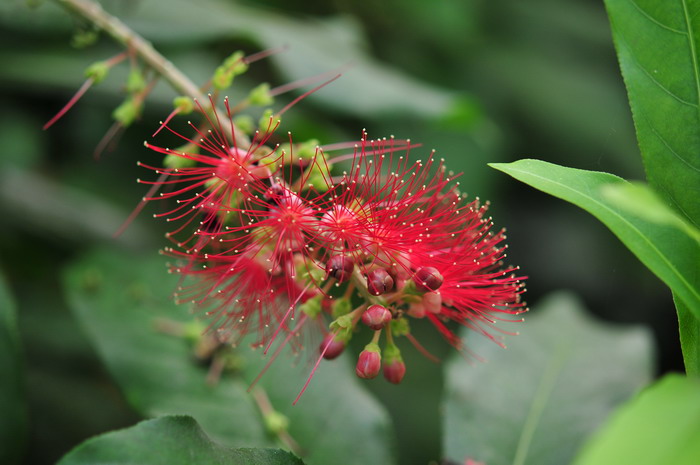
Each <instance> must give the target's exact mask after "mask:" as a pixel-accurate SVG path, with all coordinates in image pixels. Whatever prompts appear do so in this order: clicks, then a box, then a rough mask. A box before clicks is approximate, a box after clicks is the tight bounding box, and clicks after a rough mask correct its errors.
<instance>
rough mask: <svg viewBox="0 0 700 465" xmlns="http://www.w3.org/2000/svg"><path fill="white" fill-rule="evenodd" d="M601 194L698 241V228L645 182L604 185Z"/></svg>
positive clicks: (621, 206)
mask: <svg viewBox="0 0 700 465" xmlns="http://www.w3.org/2000/svg"><path fill="white" fill-rule="evenodd" d="M603 196H604V197H606V198H607V199H608V200H609V201H610V202H612V203H613V204H615V205H617V206H618V207H620V208H622V209H623V210H627V211H628V212H629V213H631V214H633V215H635V216H639V217H640V218H644V219H646V220H649V221H651V222H653V223H659V224H667V225H671V226H675V227H677V228H678V229H680V230H681V231H683V232H685V233H686V234H688V235H689V236H690V237H692V238H694V239H695V240H697V241H700V230H699V229H697V228H695V227H693V225H691V224H689V223H688V222H687V220H686V219H685V218H684V217H682V216H680V215H679V214H678V213H677V212H676V211H675V210H672V209H671V208H670V207H668V206H667V205H666V204H665V203H663V201H662V200H661V199H660V198H659V197H658V196H657V195H656V192H654V191H653V190H651V188H649V186H647V185H646V184H643V183H639V182H631V183H618V184H611V185H608V186H605V188H604V189H603Z"/></svg>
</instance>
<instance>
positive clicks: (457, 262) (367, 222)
mask: <svg viewBox="0 0 700 465" xmlns="http://www.w3.org/2000/svg"><path fill="white" fill-rule="evenodd" d="M412 147H414V146H412V145H411V144H410V142H407V143H406V144H405V145H404V144H396V143H395V141H393V139H388V140H387V139H381V140H368V139H367V137H366V135H363V138H362V140H361V142H360V144H358V145H357V146H356V147H355V149H354V151H353V153H352V155H350V156H346V158H347V159H350V160H351V163H352V165H351V166H350V169H349V170H348V171H346V172H344V173H343V175H342V176H338V177H334V178H332V180H333V184H332V185H329V186H328V192H330V193H331V194H332V198H333V202H334V205H333V206H332V207H331V208H329V209H327V210H325V211H324V214H323V216H322V217H321V220H320V222H319V223H320V224H319V234H318V235H317V236H316V237H315V239H316V241H317V244H316V247H317V248H321V249H322V250H323V248H324V247H325V253H323V252H322V253H321V256H326V255H329V256H330V259H331V260H336V257H337V256H343V257H350V259H351V260H352V263H353V267H354V269H355V270H356V271H355V272H353V273H352V274H351V277H350V279H347V278H346V276H345V274H342V277H343V282H340V280H338V281H339V282H338V284H339V285H344V286H346V288H345V289H346V291H345V293H344V295H346V296H347V295H349V292H352V291H353V290H354V289H357V290H358V291H359V293H360V295H362V297H363V298H364V304H363V305H361V306H360V307H357V308H355V309H351V306H350V304H349V302H348V304H347V310H346V311H345V312H341V313H340V315H334V316H336V317H337V318H336V320H335V321H333V322H332V323H331V325H330V329H331V331H332V333H333V334H337V335H339V336H342V337H344V338H346V339H348V338H349V337H350V335H352V334H353V332H354V330H355V327H356V325H357V322H358V321H360V320H361V319H363V320H364V319H367V318H369V317H364V313H363V312H367V311H368V310H366V309H367V308H376V307H375V306H376V305H381V306H383V307H385V308H386V309H387V310H388V312H389V313H390V314H391V321H390V323H385V324H384V326H378V327H377V328H375V329H377V330H378V331H379V332H385V333H386V346H385V351H386V354H387V360H386V363H385V377H386V378H387V379H388V380H389V381H390V382H392V383H399V382H401V381H402V379H403V378H404V375H405V373H406V366H405V364H404V363H403V360H402V359H401V354H400V351H399V349H398V346H397V345H396V344H395V343H394V342H393V340H394V337H398V336H406V337H407V338H408V339H409V341H410V342H411V343H413V344H414V345H415V346H416V347H417V348H418V349H419V350H420V351H422V352H424V350H423V348H422V347H421V346H420V345H419V344H418V342H417V341H416V340H415V339H414V338H413V337H412V336H411V334H410V328H409V325H408V319H410V318H411V317H414V318H419V319H420V318H425V317H427V320H429V321H430V322H431V323H432V324H433V325H434V326H435V327H436V328H437V329H438V330H439V331H440V333H441V334H442V335H443V336H444V337H445V338H446V339H447V340H448V342H449V343H450V344H452V345H453V346H455V347H456V348H458V349H460V350H465V351H468V350H467V349H466V348H465V347H464V345H463V344H462V341H461V339H460V338H459V337H458V336H457V335H456V333H455V329H456V327H455V326H452V325H451V323H452V322H454V323H456V324H457V325H462V326H466V327H468V328H470V329H473V330H475V331H477V332H479V333H481V334H483V335H485V336H487V337H489V338H491V339H493V340H494V341H496V342H497V343H499V344H502V343H501V341H500V334H499V333H506V334H512V333H508V332H506V331H503V330H501V329H500V328H498V327H496V326H495V323H496V321H498V320H500V319H503V320H508V321H521V318H518V317H517V315H519V314H520V313H523V312H525V311H527V308H526V307H525V304H524V303H523V302H522V301H521V294H522V293H523V292H524V288H523V284H522V281H523V280H524V278H523V277H518V276H516V275H515V272H516V271H517V270H518V268H514V267H507V266H504V264H503V259H504V258H505V250H506V247H505V245H504V244H503V240H504V239H505V236H504V234H503V232H502V231H501V232H498V233H496V234H493V233H491V232H490V229H491V228H492V223H491V219H490V218H487V217H486V216H485V214H486V209H487V207H486V206H481V205H480V204H479V201H478V199H477V200H475V201H472V202H466V201H465V199H464V197H463V196H462V195H461V194H460V193H459V191H458V185H459V183H457V182H455V181H454V178H455V177H454V176H451V175H449V174H448V172H447V170H446V168H445V167H444V163H443V161H442V160H439V161H438V160H436V159H435V158H434V155H433V153H430V154H429V155H428V156H427V157H426V158H425V159H424V160H416V161H410V160H409V157H408V151H409V150H408V149H410V148H412ZM338 158H342V157H337V158H336V159H338ZM357 271H359V273H358V272H357ZM335 276H336V275H335V274H331V273H329V276H328V277H329V278H334V277H335ZM346 281H347V284H345V282H346ZM338 303H340V302H338ZM360 316H362V318H360ZM494 333H495V334H494ZM374 337H375V338H377V340H378V336H377V334H376V333H375V336H374ZM373 341H374V339H373ZM375 342H376V341H375ZM319 363H320V359H319V360H318V361H317V364H316V365H315V366H314V368H313V370H312V373H311V376H313V373H314V372H315V370H316V369H317V367H318V364H319ZM310 378H311V377H310ZM310 378H309V379H310ZM307 385H308V380H307V384H306V385H305V386H304V388H303V389H302V392H303V390H304V389H305V388H306V386H307ZM300 395H301V394H300ZM297 400H298V397H297ZM295 402H296V401H295Z"/></svg>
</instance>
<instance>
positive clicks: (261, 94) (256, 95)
mask: <svg viewBox="0 0 700 465" xmlns="http://www.w3.org/2000/svg"><path fill="white" fill-rule="evenodd" d="M274 100H275V99H274V98H272V95H270V84H268V83H267V82H263V83H262V84H260V85H258V86H257V87H256V88H254V89H253V90H251V91H250V94H248V102H249V103H250V104H251V105H258V106H261V107H264V106H268V105H272V103H273V102H274Z"/></svg>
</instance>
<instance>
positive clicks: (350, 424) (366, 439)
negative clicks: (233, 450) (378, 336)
mask: <svg viewBox="0 0 700 465" xmlns="http://www.w3.org/2000/svg"><path fill="white" fill-rule="evenodd" d="M176 281H177V278H176V277H174V276H172V275H168V274H167V273H166V268H165V266H164V261H163V260H162V257H159V256H157V255H155V254H154V257H153V258H147V259H144V258H137V257H134V256H129V255H124V254H122V253H119V252H117V251H102V252H100V253H96V254H93V255H91V256H89V257H87V258H86V259H84V260H82V261H81V262H79V263H77V264H75V265H74V266H73V267H72V268H71V269H69V270H68V273H67V276H66V280H65V282H66V288H67V295H68V300H69V302H70V304H71V306H72V308H73V310H74V312H75V315H76V317H77V318H78V320H79V321H80V322H81V323H82V324H83V326H84V327H85V329H86V331H87V334H88V336H89V337H90V338H91V339H92V341H93V342H94V344H95V345H96V347H97V350H98V352H99V353H100V356H101V357H102V358H103V360H104V361H105V363H106V364H107V368H108V369H109V370H110V371H111V373H112V374H113V375H114V377H115V378H116V380H117V382H118V383H119V384H120V385H121V387H122V388H123V390H124V392H125V394H126V396H127V399H128V400H129V402H130V403H131V404H132V405H134V406H135V407H136V408H137V409H138V410H139V411H140V412H142V413H144V414H145V415H148V416H157V415H163V414H187V415H192V416H194V417H195V418H196V419H197V421H198V422H200V423H201V425H202V427H203V428H204V430H205V431H206V432H207V434H209V435H211V436H212V437H213V438H214V439H215V440H216V441H218V442H220V443H222V444H225V445H227V446H235V447H237V446H242V445H246V446H269V445H271V444H273V442H272V441H273V438H272V437H271V436H270V435H269V434H268V433H267V431H266V429H265V427H264V426H263V418H262V416H261V414H260V412H259V408H258V406H257V405H256V403H255V402H254V400H253V397H252V396H251V395H250V394H248V393H247V392H246V389H247V388H248V386H249V383H250V381H251V380H252V379H253V377H254V376H255V375H257V373H258V372H259V371H260V369H261V368H262V366H263V364H264V362H265V361H266V360H264V359H261V358H260V354H257V353H253V352H249V351H248V350H247V349H246V350H245V351H243V350H241V351H240V352H237V353H236V354H237V355H238V356H240V357H242V358H243V360H244V365H245V369H244V373H243V375H244V378H245V379H244V378H241V376H234V375H228V374H224V376H223V377H222V378H221V380H220V381H219V382H218V384H217V385H216V386H210V385H208V384H207V382H206V381H205V378H206V375H207V367H204V366H200V365H198V364H197V363H196V362H195V361H194V359H193V355H192V348H191V347H190V346H189V345H188V343H187V341H185V340H184V339H183V338H179V337H175V336H172V335H169V334H165V333H163V332H160V331H158V330H157V329H156V323H157V322H158V321H163V320H170V321H171V322H175V323H188V322H191V321H193V318H194V317H193V316H192V315H189V314H188V311H187V308H186V307H184V306H177V305H175V304H174V303H173V302H172V297H171V296H172V292H173V290H174V289H175V285H176ZM291 363H292V362H291V360H290V359H289V358H287V357H285V356H284V355H281V356H280V357H279V359H278V360H277V361H276V363H275V365H274V366H273V367H272V368H271V369H270V370H269V371H268V372H267V374H266V375H265V377H263V381H262V384H261V385H262V386H263V387H264V388H265V389H266V390H267V395H268V397H269V399H270V401H271V402H272V405H273V406H274V408H275V409H276V410H278V411H279V412H281V413H282V414H284V415H286V416H287V417H288V418H289V420H290V422H289V433H290V435H291V436H292V437H293V439H294V440H295V441H296V442H298V443H299V445H300V446H301V449H303V450H304V451H305V453H306V455H305V457H304V459H305V460H306V462H307V463H310V464H325V463H330V462H332V461H333V460H334V458H336V457H338V456H342V457H345V459H344V463H347V464H364V463H387V464H390V463H393V462H394V457H393V450H392V446H393V435H392V429H391V426H390V422H389V419H388V416H387V414H386V412H385V411H384V409H383V408H382V406H381V405H379V404H378V403H377V402H376V401H375V400H374V399H373V398H371V397H370V396H369V395H368V394H367V393H366V392H365V391H364V390H363V389H362V388H361V387H360V386H359V383H358V380H357V379H356V377H355V376H354V371H353V369H352V368H351V367H349V366H348V364H347V360H345V359H340V360H336V361H334V362H332V363H331V362H327V363H324V364H322V365H321V368H320V369H319V371H318V372H317V374H316V376H315V377H314V379H313V382H312V383H311V386H310V388H309V389H308V390H307V392H306V393H305V394H304V396H303V397H302V399H301V401H300V403H299V404H297V405H296V406H292V404H291V402H292V400H293V398H294V397H295V396H296V394H297V393H298V392H299V389H300V388H301V386H302V385H303V383H304V381H305V379H306V376H308V369H306V367H305V366H303V365H301V366H296V367H290V366H289V365H290V364H291ZM348 438H352V440H348ZM357 442H360V443H362V445H363V447H362V448H357V447H356V443H357Z"/></svg>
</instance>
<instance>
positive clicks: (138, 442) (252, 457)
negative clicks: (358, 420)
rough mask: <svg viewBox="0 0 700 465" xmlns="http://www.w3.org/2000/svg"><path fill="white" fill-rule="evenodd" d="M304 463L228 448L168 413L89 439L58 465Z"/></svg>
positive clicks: (276, 453)
mask: <svg viewBox="0 0 700 465" xmlns="http://www.w3.org/2000/svg"><path fill="white" fill-rule="evenodd" d="M191 464H211V465H303V462H302V461H301V460H300V459H298V458H297V457H294V456H293V455H292V454H290V453H289V452H285V451H282V450H277V449H248V448H243V449H229V448H227V447H222V446H220V445H219V444H217V443H215V442H213V441H211V440H210V439H209V438H208V437H207V435H206V434H205V433H204V431H202V428H200V426H199V425H198V424H197V422H196V421H195V420H194V418H192V417H188V416H168V417H161V418H157V419H155V420H147V421H143V422H141V423H139V424H137V425H135V426H132V427H131V428H127V429H123V430H120V431H113V432H111V433H106V434H103V435H101V436H98V437H96V438H92V439H89V440H87V441H85V442H84V443H82V444H80V445H79V446H78V447H76V448H75V449H73V450H72V451H71V452H69V453H68V454H67V455H66V456H65V457H63V458H62V459H61V461H59V462H58V465H191Z"/></svg>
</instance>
